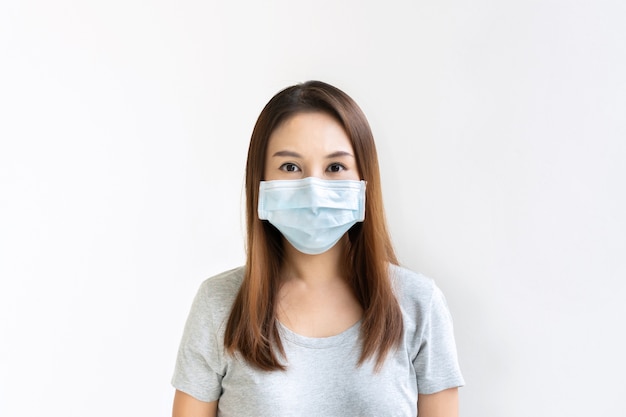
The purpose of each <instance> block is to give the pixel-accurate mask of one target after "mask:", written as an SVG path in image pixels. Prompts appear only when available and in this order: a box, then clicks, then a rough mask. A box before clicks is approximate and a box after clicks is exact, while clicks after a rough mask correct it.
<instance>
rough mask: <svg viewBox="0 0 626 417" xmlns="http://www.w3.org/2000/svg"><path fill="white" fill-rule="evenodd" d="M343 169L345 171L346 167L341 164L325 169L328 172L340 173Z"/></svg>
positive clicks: (331, 165)
mask: <svg viewBox="0 0 626 417" xmlns="http://www.w3.org/2000/svg"><path fill="white" fill-rule="evenodd" d="M344 169H346V167H344V166H343V165H341V164H330V165H329V166H328V168H327V170H328V172H341V171H343V170H344Z"/></svg>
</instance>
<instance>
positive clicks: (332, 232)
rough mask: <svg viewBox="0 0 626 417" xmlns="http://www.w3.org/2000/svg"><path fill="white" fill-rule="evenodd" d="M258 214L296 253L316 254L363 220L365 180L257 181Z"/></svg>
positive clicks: (305, 179) (311, 178)
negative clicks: (297, 251) (259, 183)
mask: <svg viewBox="0 0 626 417" xmlns="http://www.w3.org/2000/svg"><path fill="white" fill-rule="evenodd" d="M258 214H259V219H261V220H267V221H269V222H270V223H271V224H272V225H273V226H274V227H276V228H277V229H278V230H279V231H280V233H282V235H283V236H284V237H285V239H287V240H288V241H289V243H291V244H292V245H293V246H294V247H295V248H296V249H298V250H299V251H300V252H302V253H306V254H309V255H318V254H320V253H324V252H326V251H327V250H328V249H330V248H332V247H333V246H335V244H336V243H337V242H338V241H339V239H341V237H342V236H343V235H344V234H345V233H346V232H347V231H348V229H350V228H351V227H352V226H353V225H354V224H355V223H357V222H362V221H363V220H364V219H365V181H354V180H322V179H319V178H315V177H309V178H304V179H299V180H275V181H261V185H260V188H259V206H258Z"/></svg>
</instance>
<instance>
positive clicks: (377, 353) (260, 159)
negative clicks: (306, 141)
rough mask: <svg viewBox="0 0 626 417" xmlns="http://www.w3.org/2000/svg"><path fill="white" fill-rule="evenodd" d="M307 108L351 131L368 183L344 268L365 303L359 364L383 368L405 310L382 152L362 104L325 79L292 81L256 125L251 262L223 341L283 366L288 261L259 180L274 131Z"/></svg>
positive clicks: (261, 364)
mask: <svg viewBox="0 0 626 417" xmlns="http://www.w3.org/2000/svg"><path fill="white" fill-rule="evenodd" d="M304 112H324V113H327V114H329V115H331V116H333V117H334V118H335V119H337V121H338V122H339V123H340V124H341V125H342V126H343V128H344V129H345V131H346V133H347V135H348V137H349V138H350V141H351V143H352V147H353V149H354V152H355V158H356V162H357V167H358V171H359V173H360V174H361V178H362V179H363V180H365V181H367V188H366V198H365V220H364V221H363V222H362V223H357V224H355V225H354V226H353V227H352V228H351V229H350V230H349V232H348V236H349V244H348V248H347V256H346V257H345V258H344V259H345V265H343V267H344V268H343V269H344V270H345V271H346V276H347V279H348V280H349V283H350V285H351V287H352V289H353V290H354V295H355V296H356V298H357V299H358V301H359V303H360V305H361V307H362V308H363V318H362V322H361V340H362V343H363V349H362V353H361V357H360V359H359V364H361V363H363V362H364V361H365V360H367V359H368V358H375V360H376V366H377V368H380V366H381V365H382V363H383V362H384V360H385V357H386V355H387V353H388V352H389V350H390V349H391V348H393V347H395V346H397V344H398V343H399V342H400V339H401V336H402V326H403V323H402V314H401V311H400V306H399V305H398V302H397V300H396V298H395V296H394V294H393V290H392V285H391V280H390V279H389V263H392V264H397V263H398V261H397V259H396V256H395V253H394V251H393V247H392V245H391V240H390V238H389V233H388V231H387V226H386V222H385V215H384V210H383V201H382V191H381V184H380V174H379V170H378V158H377V155H376V147H375V145H374V138H373V136H372V132H371V129H370V127H369V124H368V122H367V119H366V118H365V115H364V114H363V112H362V111H361V109H360V108H359V107H358V106H357V104H356V103H355V102H354V101H353V100H352V99H351V98H350V97H349V96H348V95H347V94H345V93H344V92H343V91H341V90H339V89H338V88H336V87H333V86H331V85H329V84H326V83H323V82H320V81H309V82H306V83H303V84H298V85H295V86H292V87H288V88H286V89H284V90H282V91H280V92H279V93H278V94H276V95H275V96H274V97H273V98H272V99H271V100H270V101H269V102H268V103H267V105H266V106H265V108H264V109H263V111H262V112H261V114H260V115H259V118H258V120H257V122H256V125H255V126H254V130H253V132H252V138H251V140H250V148H249V149H248V161H247V166H246V214H247V231H248V239H247V262H246V268H245V275H244V279H243V282H242V285H241V288H240V290H239V293H238V294H237V297H236V299H235V302H234V304H233V307H232V310H231V312H230V317H229V319H228V323H227V326H226V333H225V336H224V345H225V346H226V349H227V350H228V352H230V353H231V354H233V353H234V352H235V351H238V352H239V353H240V354H241V355H242V357H243V358H244V359H245V360H246V361H247V362H248V363H249V364H251V365H253V366H255V367H257V368H259V369H263V370H268V371H269V370H278V369H285V366H284V365H283V364H282V363H281V361H280V360H279V357H278V355H277V353H280V354H282V355H283V356H284V350H283V345H282V342H281V339H280V336H279V332H278V327H277V318H276V302H277V301H276V299H277V293H278V290H279V288H280V285H281V276H280V271H281V266H282V263H283V259H284V251H283V239H282V237H281V234H280V232H279V231H278V230H277V229H276V228H274V227H273V226H272V225H271V224H269V223H268V222H267V221H261V220H259V217H258V215H257V205H258V198H259V183H260V181H262V180H263V176H264V171H265V156H266V155H265V154H266V150H267V144H268V142H269V139H270V135H271V134H272V132H273V131H274V130H275V129H276V128H277V127H278V126H279V125H280V124H281V123H283V122H284V121H285V120H287V119H288V118H290V117H292V116H294V115H296V114H299V113H304Z"/></svg>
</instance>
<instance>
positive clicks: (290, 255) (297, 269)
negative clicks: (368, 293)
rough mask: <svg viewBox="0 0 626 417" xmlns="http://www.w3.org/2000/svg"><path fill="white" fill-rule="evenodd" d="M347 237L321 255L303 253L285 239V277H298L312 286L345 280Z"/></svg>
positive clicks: (288, 278) (289, 278) (297, 278)
mask: <svg viewBox="0 0 626 417" xmlns="http://www.w3.org/2000/svg"><path fill="white" fill-rule="evenodd" d="M347 239H348V237H347V235H346V236H344V237H343V238H341V240H339V242H337V244H336V245H335V246H333V247H332V248H330V249H329V250H327V251H326V252H324V253H322V254H319V255H307V254H305V253H302V252H300V251H298V250H297V249H296V248H294V247H293V246H291V245H290V244H289V243H288V242H287V241H285V264H284V267H283V271H282V272H283V277H284V279H286V280H292V279H296V280H299V281H303V282H305V283H307V284H308V285H312V286H315V285H319V284H327V283H328V282H329V281H335V280H339V279H340V280H344V279H345V270H344V265H345V256H346V250H345V249H346V245H347V244H348V242H347Z"/></svg>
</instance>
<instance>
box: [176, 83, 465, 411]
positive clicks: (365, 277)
mask: <svg viewBox="0 0 626 417" xmlns="http://www.w3.org/2000/svg"><path fill="white" fill-rule="evenodd" d="M246 209H247V233H248V239H247V261H246V265H245V266H244V267H241V268H237V269H234V270H231V271H227V272H224V273H222V274H220V275H217V276H215V277H213V278H209V279H208V280H206V281H205V282H204V283H203V284H202V286H201V287H200V290H199V291H198V294H197V295H196V298H195V300H194V303H193V306H192V308H191V312H190V315H189V318H188V320H187V324H186V326H185V332H184V335H183V339H182V342H181V345H180V349H179V353H178V359H177V362H176V369H175V373H174V377H173V380H172V384H173V385H174V387H175V388H176V395H175V397H174V411H173V415H174V417H208V416H224V417H230V416H272V417H278V416H315V417H320V416H333V417H340V416H341V417H350V416H360V417H363V416H376V417H380V416H416V415H417V414H418V410H419V416H420V417H451V416H457V415H458V398H457V387H459V386H461V385H463V378H462V376H461V373H460V371H459V366H458V363H457V357H456V348H455V343H454V337H453V333H452V323H451V318H450V315H449V312H448V309H447V306H446V303H445V299H444V297H443V295H442V294H441V292H440V291H439V289H438V288H437V287H436V286H435V284H434V283H433V281H432V280H430V279H428V278H426V277H424V276H422V275H419V274H415V273H413V272H410V271H408V270H406V269H404V268H402V267H400V266H398V261H397V259H396V256H395V254H394V251H393V248H392V245H391V242H390V239H389V234H388V232H387V227H386V224H385V217H384V212H383V203H382V193H381V186H380V177H379V172H378V161H377V156H376V148H375V146H374V140H373V137H372V133H371V130H370V128H369V125H368V123H367V120H366V118H365V116H364V115H363V113H362V112H361V110H360V109H359V107H358V106H357V105H356V103H355V102H354V101H353V100H352V99H351V98H350V97H348V96H347V95H346V94H345V93H344V92H342V91H341V90H339V89H337V88H335V87H333V86H330V85H328V84H325V83H322V82H319V81H310V82H307V83H304V84H300V85H295V86H292V87H289V88H287V89H285V90H283V91H281V92H279V93H278V94H277V95H276V96H274V97H273V98H272V99H271V100H270V101H269V103H268V104H267V105H266V106H265V108H264V109H263V111H262V112H261V115H260V116H259V119H258V121H257V123H256V125H255V127H254V131H253V133H252V139H251V141H250V148H249V151H248V161H247V168H246Z"/></svg>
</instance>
